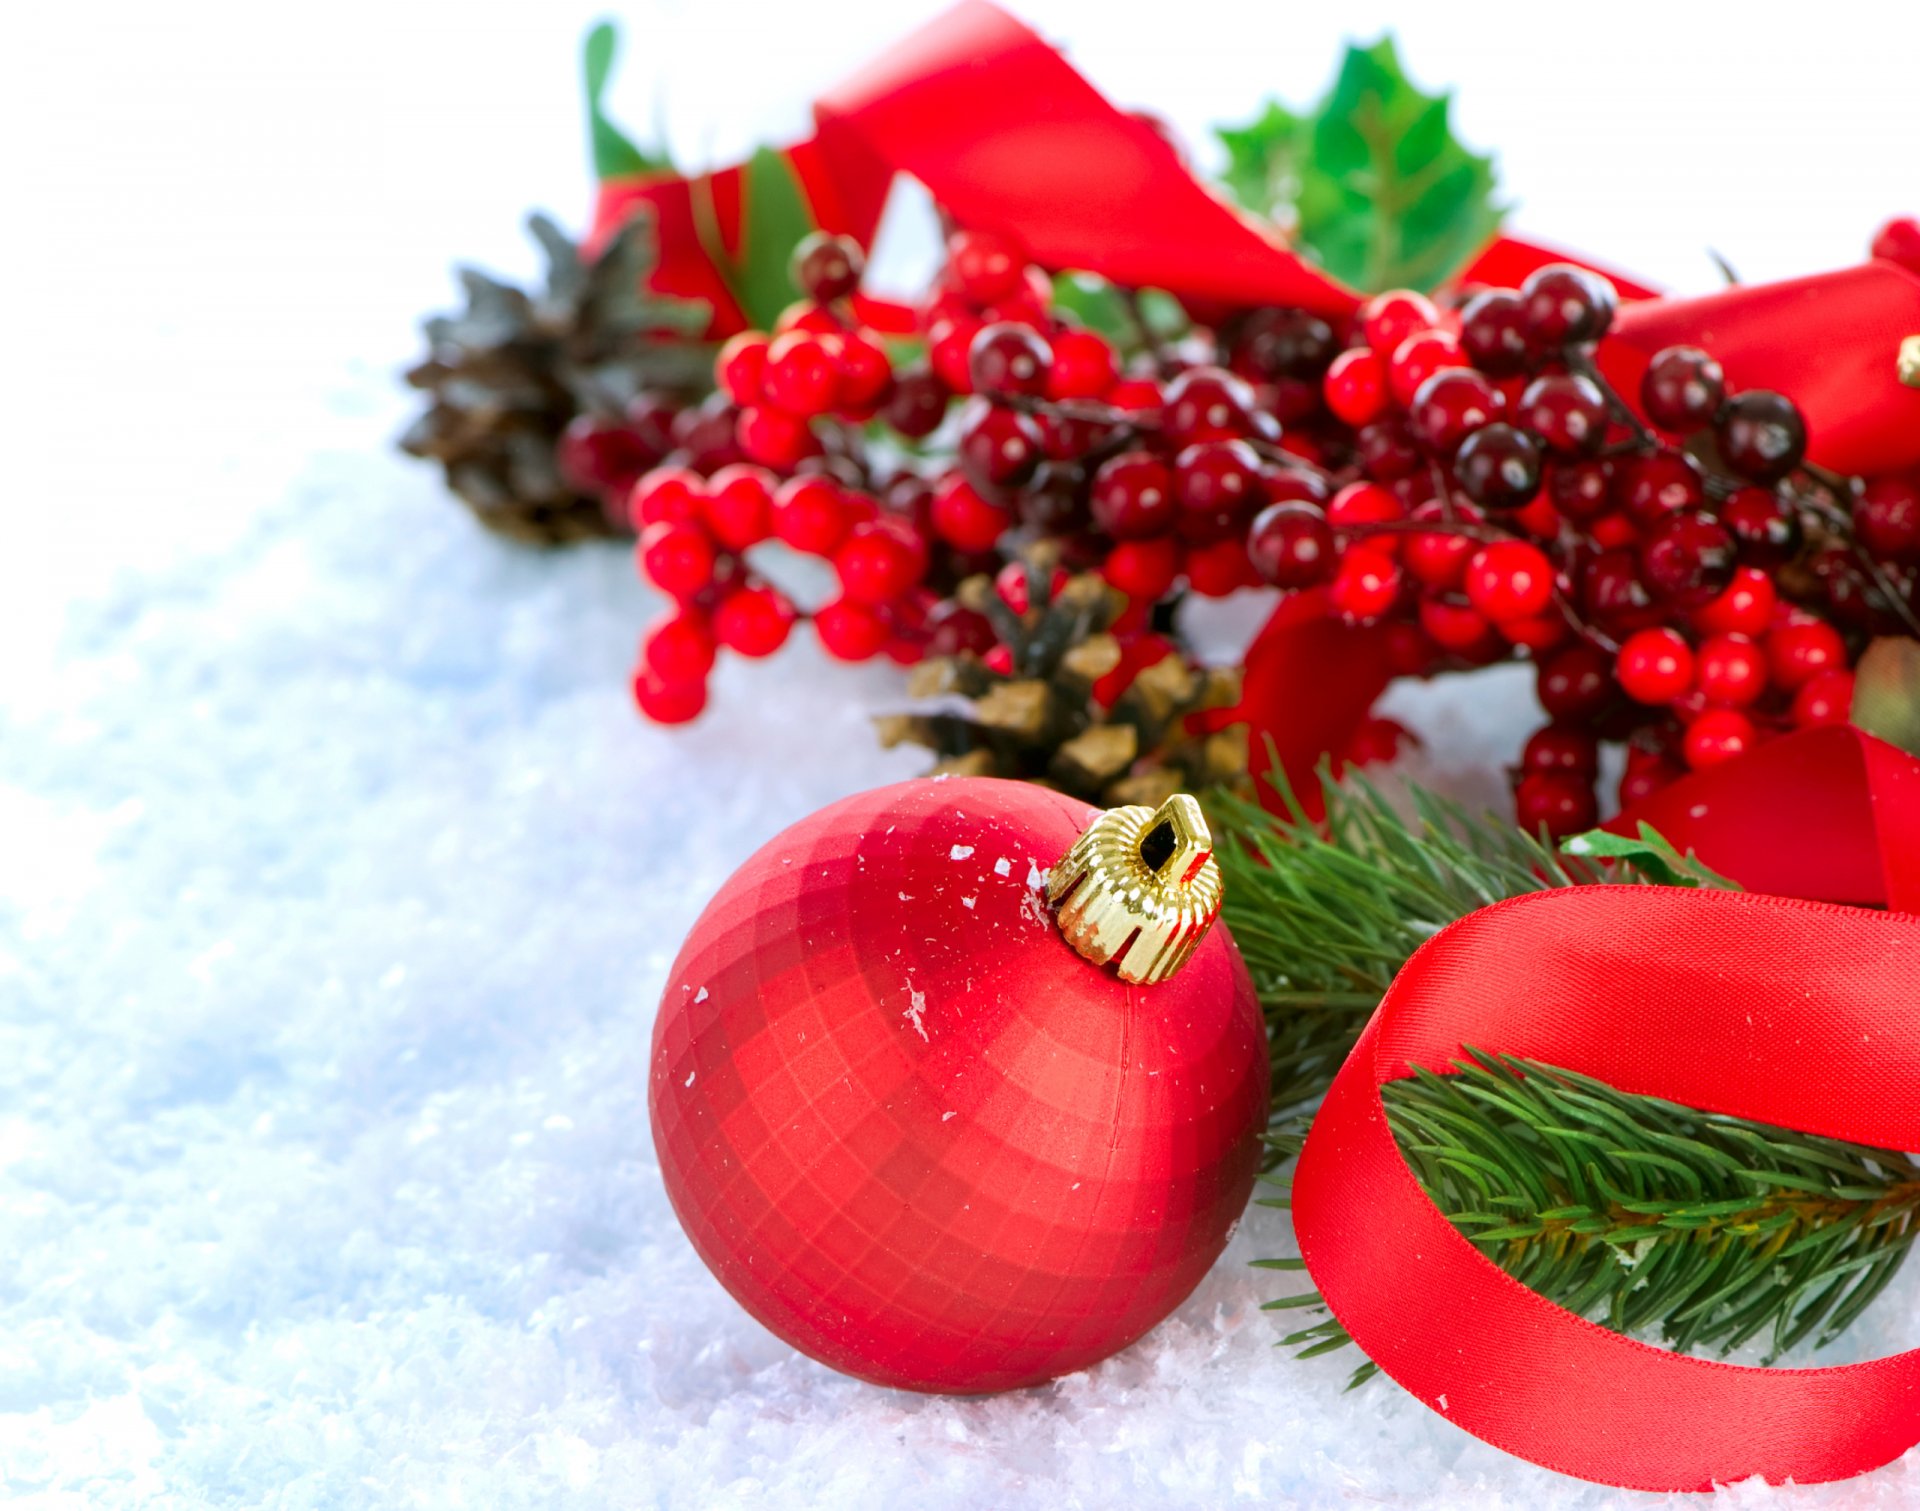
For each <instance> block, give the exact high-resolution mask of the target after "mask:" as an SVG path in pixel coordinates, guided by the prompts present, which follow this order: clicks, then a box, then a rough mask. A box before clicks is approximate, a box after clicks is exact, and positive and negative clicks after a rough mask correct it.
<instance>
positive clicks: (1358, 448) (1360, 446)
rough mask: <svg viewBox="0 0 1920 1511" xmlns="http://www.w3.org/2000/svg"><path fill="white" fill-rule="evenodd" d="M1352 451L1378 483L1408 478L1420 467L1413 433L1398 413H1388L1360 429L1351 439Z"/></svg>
mask: <svg viewBox="0 0 1920 1511" xmlns="http://www.w3.org/2000/svg"><path fill="white" fill-rule="evenodd" d="M1353 439H1354V450H1355V452H1356V453H1357V454H1358V456H1359V458H1360V465H1361V467H1362V468H1363V469H1364V470H1365V471H1366V474H1367V476H1368V477H1370V478H1372V479H1373V480H1374V481H1375V482H1378V483H1391V482H1394V481H1395V480H1397V479H1399V478H1403V477H1410V476H1412V475H1413V474H1414V473H1415V472H1417V471H1419V469H1420V466H1421V457H1420V448H1419V447H1418V446H1416V445H1415V444H1414V440H1413V432H1412V431H1410V430H1408V429H1407V425H1406V422H1405V421H1404V420H1402V419H1401V418H1400V417H1399V416H1398V415H1388V416H1384V417H1383V418H1381V419H1378V420H1375V421H1374V422H1373V423H1372V424H1371V425H1364V426H1362V427H1361V428H1360V432H1359V434H1357V435H1356V436H1355V437H1354V438H1353Z"/></svg>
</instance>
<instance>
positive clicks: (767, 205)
mask: <svg viewBox="0 0 1920 1511" xmlns="http://www.w3.org/2000/svg"><path fill="white" fill-rule="evenodd" d="M692 188H693V212H694V226H695V229H696V230H697V231H698V232H699V235H700V242H701V245H702V246H703V247H704V248H705V249H706V253H707V256H708V257H709V258H711V259H712V262H713V265H714V266H715V267H716V268H718V269H719V270H720V276H721V277H722V278H724V279H726V281H727V288H728V290H729V291H730V292H731V293H732V295H733V297H734V299H735V301H736V302H737V303H738V304H739V306H740V308H741V310H742V311H743V312H744V313H745V315H746V317H747V323H748V324H749V325H751V326H753V327H754V328H755V329H756V330H763V331H764V330H772V329H773V324H774V321H775V320H776V319H777V318H778V317H779V314H780V312H781V311H782V310H783V309H785V308H786V307H787V306H788V305H789V304H790V303H792V302H793V297H794V294H795V292H796V291H795V289H794V284H793V275H792V273H791V272H790V271H789V264H790V263H791V262H792V259H793V249H794V248H795V247H796V246H798V245H799V244H800V241H801V239H802V238H803V237H805V236H806V235H807V234H808V233H810V232H812V231H813V230H815V229H816V224H815V221H814V218H813V211H812V209H811V208H810V207H809V206H808V204H807V196H806V193H805V191H804V190H803V189H802V188H801V187H800V177H799V175H798V174H797V173H795V172H794V171H793V160H792V159H791V158H789V157H788V156H787V154H786V153H784V152H779V151H776V150H775V149H774V148H772V147H761V148H759V149H758V150H757V151H756V152H755V153H754V154H753V156H752V157H750V158H748V159H747V161H746V164H745V166H744V167H742V168H741V170H740V234H739V237H738V238H737V241H738V244H737V246H734V247H729V246H728V245H727V244H726V241H725V239H724V238H723V237H722V236H721V234H720V224H719V219H718V216H717V215H716V214H715V212H714V207H713V193H712V186H711V182H710V180H708V179H704V178H700V179H695V180H694V181H693V185H692Z"/></svg>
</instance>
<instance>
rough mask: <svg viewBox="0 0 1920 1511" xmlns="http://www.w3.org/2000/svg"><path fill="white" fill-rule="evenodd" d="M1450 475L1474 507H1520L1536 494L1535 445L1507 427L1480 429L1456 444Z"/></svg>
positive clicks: (1521, 432)
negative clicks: (1458, 483) (1456, 449)
mask: <svg viewBox="0 0 1920 1511" xmlns="http://www.w3.org/2000/svg"><path fill="white" fill-rule="evenodd" d="M1453 475H1454V476H1455V477H1456V478H1458V479H1459V482H1460V486H1461V487H1462V488H1463V489H1465V490H1466V494H1467V497H1468V498H1470V499H1472V500H1473V501H1474V502H1475V503H1476V504H1481V505H1484V506H1485V507H1486V508H1489V509H1519V508H1522V507H1524V506H1525V505H1526V504H1527V503H1528V501H1529V500H1531V499H1532V498H1533V496H1534V494H1536V493H1538V492H1539V491H1540V446H1539V443H1538V442H1536V441H1535V440H1534V438H1533V437H1532V436H1530V435H1528V434H1527V433H1526V432H1525V431H1524V430H1516V429H1515V428H1514V427H1513V426H1511V425H1506V424H1500V423H1495V424H1492V425H1487V426H1483V427H1482V428H1481V429H1479V430H1476V431H1474V433H1473V434H1472V435H1470V436H1468V437H1467V438H1466V439H1465V440H1464V441H1462V442H1461V443H1460V449H1459V450H1458V451H1457V452H1455V453H1454V457H1453Z"/></svg>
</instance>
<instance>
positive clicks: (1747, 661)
mask: <svg viewBox="0 0 1920 1511" xmlns="http://www.w3.org/2000/svg"><path fill="white" fill-rule="evenodd" d="M1693 682H1694V686H1696V687H1697V688H1699V689H1700V691H1701V693H1702V694H1703V695H1704V696H1705V697H1706V699H1707V701H1708V702H1709V703H1724V704H1726V705H1728V706H1729V707H1732V708H1743V707H1745V706H1746V705H1747V704H1749V703H1751V702H1753V701H1754V699H1756V698H1758V697H1759V696H1760V695H1761V694H1762V693H1763V692H1765V691H1766V690H1767V658H1766V655H1765V653H1764V652H1763V651H1762V650H1761V649H1760V647H1759V646H1758V645H1757V644H1755V643H1754V642H1753V641H1751V640H1749V639H1748V638H1747V637H1746V636H1744V635H1715V636H1713V637H1712V638H1711V639H1709V640H1703V641H1702V642H1701V643H1700V649H1699V652H1698V653H1697V654H1696V655H1695V657H1694V670H1693Z"/></svg>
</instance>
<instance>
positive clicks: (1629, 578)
mask: <svg viewBox="0 0 1920 1511" xmlns="http://www.w3.org/2000/svg"><path fill="white" fill-rule="evenodd" d="M1580 606H1581V608H1583V609H1584V610H1585V611H1586V615H1587V617H1588V618H1589V619H1591V620H1593V621H1594V622H1595V623H1596V624H1598V625H1599V626H1600V627H1601V628H1602V629H1607V630H1611V631H1613V632H1614V633H1615V634H1617V635H1625V634H1631V633H1632V632H1633V631H1635V630H1638V629H1643V628H1645V627H1647V626H1648V625H1653V624H1658V623H1659V622H1660V621H1661V619H1663V618H1664V617H1665V614H1664V612H1663V611H1662V609H1661V607H1660V605H1659V604H1658V603H1656V602H1655V601H1654V598H1653V594H1652V593H1650V592H1648V591H1647V584H1646V581H1645V580H1644V579H1643V578H1642V577H1641V575H1640V562H1639V558H1638V556H1637V555H1636V553H1635V552H1633V551H1631V550H1629V549H1627V548H1626V547H1624V546H1618V547H1614V548H1612V549H1610V550H1606V551H1602V552H1600V553H1599V554H1597V555H1595V556H1592V557H1590V558H1588V560H1587V562H1586V564H1585V565H1584V566H1583V567H1582V568H1581V569H1580Z"/></svg>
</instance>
